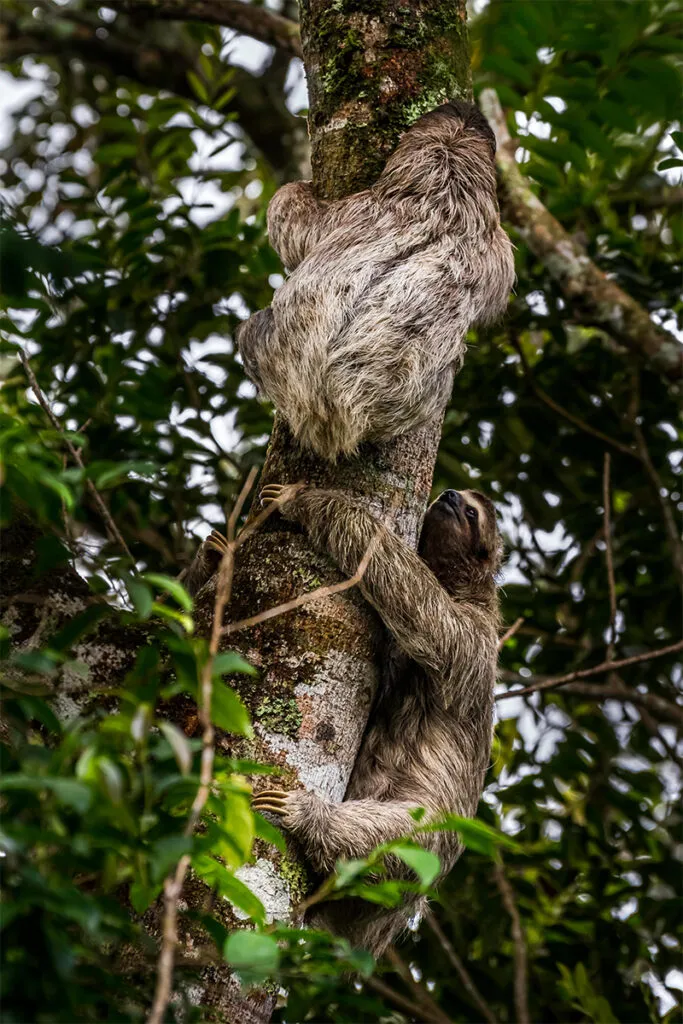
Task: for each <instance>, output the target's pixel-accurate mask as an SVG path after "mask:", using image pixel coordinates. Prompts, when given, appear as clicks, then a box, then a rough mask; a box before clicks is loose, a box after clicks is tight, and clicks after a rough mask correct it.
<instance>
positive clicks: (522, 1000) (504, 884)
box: [493, 863, 530, 1024]
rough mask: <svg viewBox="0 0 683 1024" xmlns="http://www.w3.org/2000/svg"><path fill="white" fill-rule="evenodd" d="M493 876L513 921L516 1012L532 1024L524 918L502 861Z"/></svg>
mask: <svg viewBox="0 0 683 1024" xmlns="http://www.w3.org/2000/svg"><path fill="white" fill-rule="evenodd" d="M493 877H494V878H495V880H496V885H497V886H498V891H499V892H500V895H501V898H502V900H503V905H504V906H505V909H506V910H507V912H508V914H509V915H510V920H511V922H512V955H513V959H514V964H515V974H514V985H515V1014H516V1020H517V1024H530V1018H529V980H528V970H527V949H526V936H525V935H524V929H523V928H522V920H521V918H520V916H519V910H518V909H517V904H516V903H515V897H514V893H513V891H512V886H511V885H510V882H509V881H508V878H507V875H506V874H505V868H504V867H503V864H502V863H498V864H496V865H495V867H494V869H493Z"/></svg>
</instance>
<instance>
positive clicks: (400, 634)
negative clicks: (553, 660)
mask: <svg viewBox="0 0 683 1024" xmlns="http://www.w3.org/2000/svg"><path fill="white" fill-rule="evenodd" d="M292 493H293V494H294V496H293V497H289V496H290V495H291V494H292ZM262 501H263V502H264V503H265V504H268V503H271V502H277V503H278V504H279V505H280V512H281V513H282V514H283V515H284V517H285V518H287V519H289V520H293V521H295V522H298V523H299V524H301V525H302V526H303V527H304V529H305V530H306V532H307V533H308V535H309V537H310V539H311V541H312V542H313V545H314V546H315V547H316V548H317V549H319V550H320V551H322V552H326V553H328V554H329V555H331V557H332V559H333V560H334V561H335V562H336V563H337V565H338V566H339V568H340V569H341V571H342V572H343V573H345V574H346V575H348V576H351V575H353V574H354V573H355V572H356V570H357V568H358V565H359V563H360V561H361V559H362V558H363V555H364V553H365V552H366V551H367V549H368V547H369V545H370V544H372V545H373V547H372V554H371V557H370V560H369V563H368V566H367V569H366V571H365V574H364V576H363V578H362V580H361V582H360V584H359V586H360V589H361V591H362V593H363V596H364V597H365V598H366V599H367V600H368V601H369V602H370V604H371V605H372V606H373V607H374V608H375V609H376V610H377V612H378V613H379V615H380V617H381V618H382V620H383V621H384V624H385V626H386V630H387V634H388V636H387V641H388V648H387V652H386V658H385V664H384V666H383V673H382V679H381V683H380V689H379V692H378V695H377V697H376V700H375V704H374V707H373V710H372V713H371V716H370V720H369V725H368V729H367V731H366V734H365V737H364V739H363V743H362V746H361V749H360V752H359V755H358V759H357V761H356V764H355V766H354V770H353V773H352V776H351V780H350V783H349V786H348V790H347V792H346V796H345V799H344V801H343V802H342V803H334V802H332V801H331V800H329V799H326V798H325V797H322V796H318V795H317V794H316V793H312V792H309V791H307V790H295V791H293V792H289V793H287V792H284V791H281V790H276V789H275V790H273V789H269V790H264V791H263V792H261V793H259V794H258V795H256V796H255V797H254V799H253V806H254V809H255V810H258V811H267V812H271V813H273V814H275V815H277V816H278V817H279V818H280V819H281V821H282V824H283V826H284V827H285V828H286V829H287V830H288V831H289V832H290V833H291V834H292V835H293V836H294V837H295V838H296V840H297V841H298V842H299V844H300V845H301V847H302V848H303V852H304V854H305V856H306V857H307V859H308V861H309V862H310V864H311V866H312V867H313V868H314V870H315V871H316V872H317V873H319V874H324V875H327V874H329V873H330V872H331V871H333V870H334V866H335V862H336V860H337V859H338V858H340V857H341V858H354V857H363V856H365V855H367V854H368V853H369V852H370V851H371V850H372V849H373V848H374V847H375V846H377V845H378V844H380V843H383V842H386V841H388V840H391V839H397V838H399V837H401V836H405V835H407V834H409V833H411V832H412V831H413V830H414V829H415V827H416V820H415V817H414V816H413V815H414V813H415V811H416V810H417V809H418V808H423V809H424V812H425V818H424V821H425V822H429V821H430V820H432V821H435V820H439V819H440V818H442V817H443V815H444V814H445V813H455V814H458V815H461V816H464V817H472V816H474V815H475V813H476V810H477V805H478V802H479V797H480V795H481V792H482V789H483V785H484V775H485V772H486V769H487V767H488V762H489V754H490V748H491V739H492V728H493V688H494V681H495V672H496V662H497V641H498V630H499V612H498V597H497V588H496V582H495V575H496V572H497V570H498V568H499V566H500V561H501V544H500V540H499V535H498V530H497V526H496V517H495V512H494V508H493V504H492V502H491V501H490V500H489V499H488V498H486V497H485V496H484V495H483V494H480V493H478V492H477V491H462V492H458V491H455V490H447V491H444V492H443V494H441V495H440V497H439V498H437V500H436V501H435V502H433V504H432V505H431V506H430V507H429V509H428V511H427V514H426V516H425V520H424V524H423V527H422V533H421V536H420V543H419V548H418V552H417V553H416V552H414V551H413V550H412V549H411V548H409V547H408V546H407V544H405V543H404V542H403V541H402V540H400V539H399V538H398V537H397V536H395V534H393V533H391V532H390V531H389V530H388V529H386V527H384V526H383V525H381V524H380V523H379V522H378V521H377V520H376V519H375V518H374V517H373V516H372V515H370V514H369V513H368V512H367V511H366V510H365V508H364V507H363V506H362V505H361V504H360V502H359V501H358V500H356V499H353V498H350V497H348V496H347V495H345V494H342V493H339V492H336V491H325V490H316V489H312V488H307V489H304V490H298V491H297V490H296V489H295V488H286V489H283V487H282V486H280V485H277V484H271V485H268V486H267V487H265V488H264V490H263V492H262ZM411 812H412V813H411ZM416 838H419V841H420V842H421V843H422V845H424V846H426V847H427V848H429V849H431V850H433V851H434V852H435V853H437V854H438V855H439V858H440V860H441V877H443V875H445V874H446V873H447V872H448V871H449V870H450V868H451V867H452V866H453V864H454V863H455V861H456V860H457V858H458V856H459V855H460V853H461V852H462V844H461V842H460V840H459V839H458V837H457V834H456V833H454V832H447V831H442V832H439V831H435V832H431V833H429V832H426V833H421V834H420V835H419V837H418V836H416ZM388 861H389V863H388V865H387V868H388V871H389V872H390V874H393V875H394V876H399V877H403V878H406V877H410V873H409V871H408V869H407V868H405V866H404V865H401V864H399V863H398V861H397V859H396V858H388ZM350 902H352V903H353V906H352V907H350V906H349V903H350ZM425 904H426V900H425V898H424V897H423V896H412V895H411V896H409V897H408V898H407V899H406V901H405V902H404V903H403V904H402V905H401V906H400V907H399V908H398V909H396V908H393V909H391V910H387V909H378V908H377V907H375V906H373V905H371V904H368V903H366V902H364V901H361V900H358V899H354V900H352V901H350V900H348V899H347V900H342V901H340V902H328V903H327V904H323V905H322V909H321V910H320V911H318V913H317V916H316V917H314V919H313V920H312V922H311V923H312V924H313V925H316V924H320V925H322V926H324V927H327V928H329V929H330V930H331V931H333V932H335V933H336V934H338V935H342V936H345V937H346V938H348V939H349V940H350V941H351V942H352V943H353V944H354V945H356V946H363V947H365V948H366V949H369V950H370V951H371V952H372V953H373V954H374V955H375V957H378V956H379V955H380V954H381V953H382V952H383V951H384V949H386V947H387V946H388V944H389V943H390V942H391V941H392V939H393V938H394V937H395V936H396V935H398V934H399V933H400V932H401V931H403V930H404V928H405V927H406V926H407V925H408V922H409V920H410V918H411V917H413V916H414V915H415V914H416V913H419V912H421V911H423V910H424V909H425Z"/></svg>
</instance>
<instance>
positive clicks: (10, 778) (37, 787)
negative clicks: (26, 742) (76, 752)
mask: <svg viewBox="0 0 683 1024" xmlns="http://www.w3.org/2000/svg"><path fill="white" fill-rule="evenodd" d="M21 789H27V790H32V791H33V792H35V793H40V792H41V791H42V790H49V791H50V792H51V793H53V794H54V796H55V797H56V798H57V800H58V801H59V803H61V804H66V805H67V807H72V808H73V809H74V810H75V811H78V813H79V814H85V812H86V811H87V810H88V808H89V807H90V804H91V803H92V790H91V789H90V787H89V786H87V785H86V784H85V783H84V782H78V781H77V780H76V779H56V778H53V777H48V776H46V777H43V778H36V777H35V776H31V775H21V774H19V773H17V774H14V775H4V776H2V777H0V791H4V792H7V791H8V790H21Z"/></svg>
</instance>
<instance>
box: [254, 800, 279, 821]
mask: <svg viewBox="0 0 683 1024" xmlns="http://www.w3.org/2000/svg"><path fill="white" fill-rule="evenodd" d="M251 806H252V807H253V809H254V810H255V811H259V812H261V811H269V812H270V813H271V814H277V815H278V817H280V818H282V817H284V814H285V807H284V804H269V803H266V801H265V800H264V801H263V803H259V804H257V803H252V805H251Z"/></svg>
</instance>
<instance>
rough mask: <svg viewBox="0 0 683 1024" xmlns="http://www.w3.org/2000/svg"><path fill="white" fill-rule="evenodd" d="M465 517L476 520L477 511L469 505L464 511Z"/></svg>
mask: <svg viewBox="0 0 683 1024" xmlns="http://www.w3.org/2000/svg"><path fill="white" fill-rule="evenodd" d="M465 515H466V516H467V518H468V519H476V518H477V510H476V508H472V506H471V505H468V506H467V508H466V509H465Z"/></svg>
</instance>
